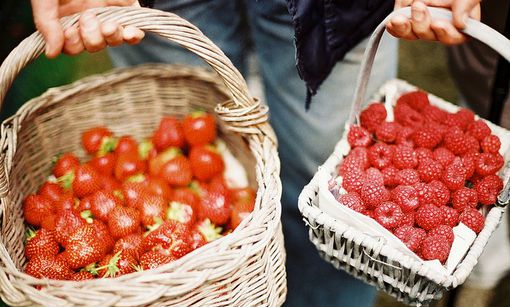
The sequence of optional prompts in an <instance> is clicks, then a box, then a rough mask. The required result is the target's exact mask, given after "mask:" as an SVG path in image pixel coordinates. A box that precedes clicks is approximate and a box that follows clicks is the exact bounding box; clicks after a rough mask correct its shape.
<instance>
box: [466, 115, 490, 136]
mask: <svg viewBox="0 0 510 307" xmlns="http://www.w3.org/2000/svg"><path fill="white" fill-rule="evenodd" d="M467 133H469V134H470V135H472V136H474V137H475V138H476V139H477V140H478V141H481V140H483V139H484V138H485V137H486V136H488V135H490V134H491V128H489V126H488V125H487V124H486V123H485V121H484V120H483V119H478V120H476V121H474V122H473V123H471V124H470V125H469V126H468V128H467Z"/></svg>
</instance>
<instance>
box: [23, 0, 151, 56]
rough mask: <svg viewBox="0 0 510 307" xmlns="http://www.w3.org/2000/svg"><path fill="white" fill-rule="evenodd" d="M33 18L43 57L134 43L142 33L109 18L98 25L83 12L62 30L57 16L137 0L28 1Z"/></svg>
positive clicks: (125, 3)
mask: <svg viewBox="0 0 510 307" xmlns="http://www.w3.org/2000/svg"><path fill="white" fill-rule="evenodd" d="M31 2H32V9H33V14H34V21H35V25H36V27H37V29H38V30H39V32H41V34H42V35H43V37H44V39H45V41H46V56H47V57H49V58H54V57H56V56H57V55H59V54H60V53H61V52H64V53H66V54H70V55H74V54H78V53H81V52H82V51H83V50H87V51H89V52H96V51H99V50H101V49H104V48H105V47H106V46H117V45H120V44H122V43H123V42H127V43H129V44H136V43H138V42H140V41H141V40H142V38H143V37H144V35H145V34H144V32H143V31H141V30H140V29H138V28H135V27H130V26H128V27H125V28H124V27H122V26H120V25H119V24H118V23H116V22H113V21H109V22H105V23H103V24H101V23H100V22H99V20H98V19H97V17H96V16H95V15H94V14H93V13H91V12H84V13H83V14H82V15H81V17H80V20H79V22H78V23H77V24H76V25H73V26H72V27H70V28H68V29H67V30H65V31H64V29H63V28H62V25H61V24H60V20H59V18H60V17H63V16H67V15H71V14H74V13H78V12H83V11H85V10H87V9H89V8H94V7H104V6H130V5H132V6H139V4H138V1H137V0H31Z"/></svg>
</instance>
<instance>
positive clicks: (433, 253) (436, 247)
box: [421, 235, 451, 263]
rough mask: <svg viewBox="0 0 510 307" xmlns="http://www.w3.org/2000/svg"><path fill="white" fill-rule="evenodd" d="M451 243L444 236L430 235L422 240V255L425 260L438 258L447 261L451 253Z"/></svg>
mask: <svg viewBox="0 0 510 307" xmlns="http://www.w3.org/2000/svg"><path fill="white" fill-rule="evenodd" d="M450 248H451V245H450V244H448V240H447V239H446V238H445V237H444V236H440V235H428V236H427V237H426V238H425V239H424V240H423V242H422V246H421V255H422V258H423V259H424V260H434V259H437V260H439V261H440V262H441V263H445V262H446V260H447V259H448V255H450Z"/></svg>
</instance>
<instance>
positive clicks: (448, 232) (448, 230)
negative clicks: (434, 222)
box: [429, 225, 455, 246]
mask: <svg viewBox="0 0 510 307" xmlns="http://www.w3.org/2000/svg"><path fill="white" fill-rule="evenodd" d="M429 235H430V236H436V235H439V236H444V237H445V238H446V239H447V240H448V244H450V246H451V245H452V244H453V240H454V239H455V235H454V234H453V228H452V227H451V226H448V225H439V226H437V227H436V228H434V229H432V230H431V231H429Z"/></svg>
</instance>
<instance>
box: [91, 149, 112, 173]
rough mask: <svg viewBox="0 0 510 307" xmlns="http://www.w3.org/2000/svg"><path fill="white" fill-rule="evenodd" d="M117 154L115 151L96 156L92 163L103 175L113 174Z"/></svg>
mask: <svg viewBox="0 0 510 307" xmlns="http://www.w3.org/2000/svg"><path fill="white" fill-rule="evenodd" d="M116 160H117V156H116V155H115V154H113V153H107V154H105V155H103V156H97V157H94V158H93V159H92V160H90V164H91V165H92V166H93V167H94V168H95V169H96V170H97V171H98V172H99V173H100V174H102V175H106V176H112V175H113V169H114V167H115V162H116Z"/></svg>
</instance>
